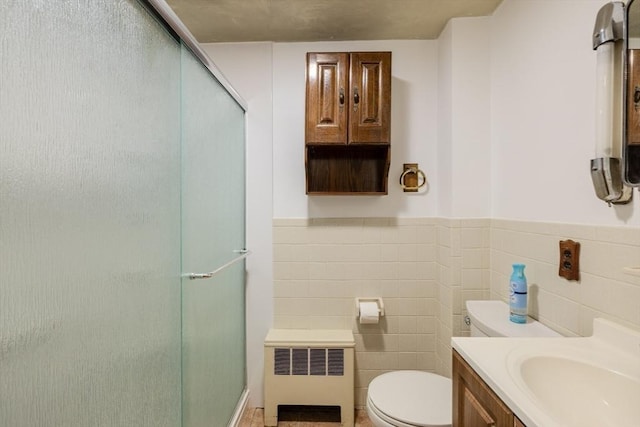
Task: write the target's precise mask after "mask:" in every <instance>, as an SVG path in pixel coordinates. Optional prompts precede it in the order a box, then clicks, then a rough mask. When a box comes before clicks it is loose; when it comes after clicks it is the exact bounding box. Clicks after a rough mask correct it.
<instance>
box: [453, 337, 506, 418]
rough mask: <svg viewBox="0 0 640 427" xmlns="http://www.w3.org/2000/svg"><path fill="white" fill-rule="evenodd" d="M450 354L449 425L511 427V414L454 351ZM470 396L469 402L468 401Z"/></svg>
mask: <svg viewBox="0 0 640 427" xmlns="http://www.w3.org/2000/svg"><path fill="white" fill-rule="evenodd" d="M452 353H453V373H452V377H453V378H452V380H453V397H452V398H453V426H454V427H477V426H483V425H485V426H495V427H513V426H514V422H515V421H514V419H515V417H514V415H513V412H512V411H511V410H510V409H509V407H508V406H507V405H505V403H504V402H503V401H502V400H501V399H500V398H499V397H498V396H497V395H496V394H495V393H494V392H493V390H491V388H489V386H487V384H486V383H485V382H484V381H483V380H482V378H480V376H479V375H478V374H477V373H476V372H475V371H474V370H473V368H471V367H470V366H469V364H468V363H467V362H466V361H465V360H464V359H463V358H462V357H461V356H460V355H459V354H458V352H456V351H455V350H453V351H452ZM469 396H472V397H473V399H470V397H469Z"/></svg>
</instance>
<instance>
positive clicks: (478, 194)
mask: <svg viewBox="0 0 640 427" xmlns="http://www.w3.org/2000/svg"><path fill="white" fill-rule="evenodd" d="M489 24H490V18H489V17H482V18H459V19H454V20H451V21H449V23H448V24H447V26H446V28H445V30H444V31H443V33H442V35H441V36H440V39H439V40H438V43H439V49H438V71H439V75H438V93H439V97H438V126H439V127H438V161H439V163H438V177H439V179H440V180H441V181H440V184H441V185H440V187H439V188H438V192H437V194H438V214H439V215H440V216H444V217H456V218H470V217H474V218H477V217H489V215H490V213H491V206H490V201H491V199H490V194H491V179H490V178H491V174H490V171H491V162H490V160H491V135H490V123H491V122H490V118H491V111H490V58H489Z"/></svg>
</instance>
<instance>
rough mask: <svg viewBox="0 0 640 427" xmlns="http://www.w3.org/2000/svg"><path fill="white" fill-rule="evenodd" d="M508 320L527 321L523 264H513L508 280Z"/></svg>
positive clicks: (525, 282) (525, 283)
mask: <svg viewBox="0 0 640 427" xmlns="http://www.w3.org/2000/svg"><path fill="white" fill-rule="evenodd" d="M509 320H511V321H512V322H514V323H527V278H526V277H525V275H524V264H513V272H512V273H511V279H510V280H509Z"/></svg>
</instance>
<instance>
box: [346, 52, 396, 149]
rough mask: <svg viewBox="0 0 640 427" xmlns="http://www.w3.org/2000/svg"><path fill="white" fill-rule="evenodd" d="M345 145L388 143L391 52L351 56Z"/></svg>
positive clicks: (389, 133) (389, 134)
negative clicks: (347, 132) (347, 125)
mask: <svg viewBox="0 0 640 427" xmlns="http://www.w3.org/2000/svg"><path fill="white" fill-rule="evenodd" d="M350 66H351V71H350V77H351V81H350V102H351V105H350V107H351V109H350V112H349V142H350V143H352V144H354V143H355V144H358V143H360V144H372V143H382V144H388V143H390V141H391V52H360V53H352V54H351V64H350Z"/></svg>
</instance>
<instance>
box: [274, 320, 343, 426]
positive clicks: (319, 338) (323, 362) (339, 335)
mask: <svg viewBox="0 0 640 427" xmlns="http://www.w3.org/2000/svg"><path fill="white" fill-rule="evenodd" d="M354 347H355V341H354V338H353V333H352V332H351V331H349V330H342V329H271V330H269V333H268V334H267V337H266V338H265V341H264V425H265V426H276V425H278V406H279V405H310V406H313V405H318V406H339V407H340V421H341V424H342V425H343V426H346V427H353V425H354V367H353V366H354Z"/></svg>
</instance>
